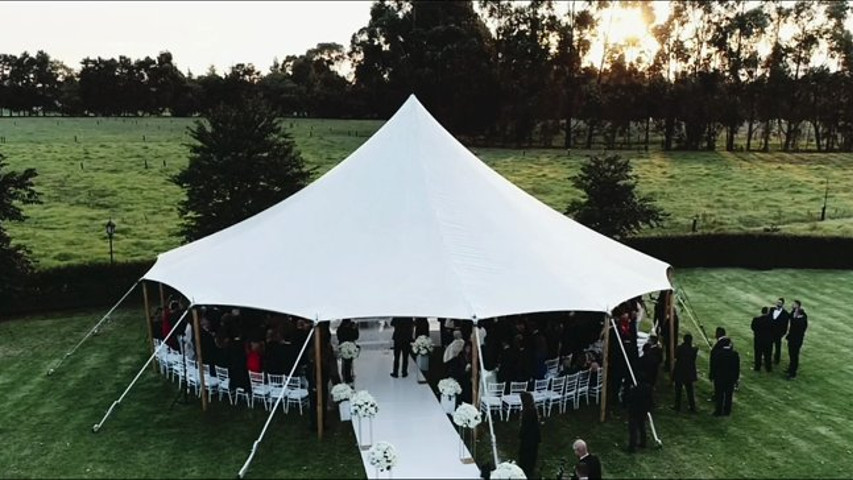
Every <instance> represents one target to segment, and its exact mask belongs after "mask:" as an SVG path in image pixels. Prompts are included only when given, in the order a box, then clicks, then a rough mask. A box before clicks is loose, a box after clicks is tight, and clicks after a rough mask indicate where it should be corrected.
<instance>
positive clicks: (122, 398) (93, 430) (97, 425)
mask: <svg viewBox="0 0 853 480" xmlns="http://www.w3.org/2000/svg"><path fill="white" fill-rule="evenodd" d="M192 307H193V306H192V305H190V306H189V307H188V309H187V311H185V312H184V314H183V315H181V318H179V319H178V321H177V322H175V326H173V327H172V330H171V331H170V332H169V334H168V335H166V338H164V339H163V343H161V344H160V346H159V347H157V348H156V349H155V350H154V353H152V354H151V356H150V357H148V361H146V362H145V365H143V366H142V368H140V369H139V372H137V374H136V376H135V377H133V380H131V382H130V385H128V386H127V388H125V389H124V392H123V393H122V394H121V396H120V397H118V400H116V401H114V402H113V403H112V405H110V408H109V409H107V413H105V414H104V418H102V419H101V421H100V422H98V423H96V424H95V425H94V426H92V433H98V430H100V429H101V426H102V425H103V424H104V422H106V421H107V418H108V417H109V416H110V414H111V413H113V409H114V408H115V407H116V406H117V405H118V404H120V403H121V401H122V400H124V397H125V396H126V395H127V392H129V391H130V389H131V388H133V385H135V384H136V381H137V380H139V377H141V376H142V372H144V371H145V369H146V368H148V364H149V363H151V361H152V360H154V357H156V356H157V354H158V353H160V350H162V349H163V347H164V346H165V345H166V342H167V341H168V340H169V338H171V337H172V334H174V333H175V330H177V329H178V325H180V324H181V320H183V319H184V317H186V316H187V313H189V309H190V308H192Z"/></svg>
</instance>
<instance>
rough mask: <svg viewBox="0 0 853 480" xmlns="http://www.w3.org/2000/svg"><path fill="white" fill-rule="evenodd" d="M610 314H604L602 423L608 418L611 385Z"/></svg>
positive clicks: (601, 373)
mask: <svg viewBox="0 0 853 480" xmlns="http://www.w3.org/2000/svg"><path fill="white" fill-rule="evenodd" d="M610 318H611V317H610V312H609V311H608V312H607V313H605V314H604V354H603V356H602V358H601V368H602V370H604V371H603V372H600V373H599V375H604V378H602V381H601V414H600V421H601V422H603V421H604V420H605V419H606V418H607V390H608V386H609V385H610V383H608V382H609V381H610V379H609V378H608V376H609V375H608V372H609V371H610Z"/></svg>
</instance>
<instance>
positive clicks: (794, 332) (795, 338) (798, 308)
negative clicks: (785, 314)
mask: <svg viewBox="0 0 853 480" xmlns="http://www.w3.org/2000/svg"><path fill="white" fill-rule="evenodd" d="M790 322H791V328H790V330H789V331H788V337H787V340H788V360H789V362H788V380H792V379H793V378H794V377H796V376H797V368H799V366H800V349H801V348H802V347H803V340H804V339H805V337H806V329H807V328H809V317H808V315H806V311H805V310H803V305H802V304H801V303H800V301H799V300H794V308H793V310H791V320H790Z"/></svg>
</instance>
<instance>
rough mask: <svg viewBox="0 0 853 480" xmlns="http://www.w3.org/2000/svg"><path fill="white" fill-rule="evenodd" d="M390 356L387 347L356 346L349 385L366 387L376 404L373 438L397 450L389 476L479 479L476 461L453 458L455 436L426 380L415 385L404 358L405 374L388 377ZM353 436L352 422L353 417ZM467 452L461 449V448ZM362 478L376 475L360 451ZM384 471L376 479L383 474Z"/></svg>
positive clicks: (412, 368)
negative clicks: (468, 462)
mask: <svg viewBox="0 0 853 480" xmlns="http://www.w3.org/2000/svg"><path fill="white" fill-rule="evenodd" d="M393 362H394V355H393V352H392V351H391V350H389V349H382V350H367V349H362V351H361V355H359V357H358V359H356V361H355V374H356V378H355V389H356V390H367V391H368V392H370V394H371V395H373V396H374V397H375V398H376V402H377V403H378V404H379V414H378V415H377V416H376V417H375V418H374V419H373V442H374V443H375V442H379V441H386V442H389V443H391V444H392V445H394V447H395V448H396V449H397V456H398V463H397V466H396V467H394V469H393V470H392V472H391V477H392V478H395V479H398V478H472V479H475V478H480V470H479V469H478V468H477V466H476V464H468V465H465V464H463V463H462V462H460V461H459V434H458V433H457V432H456V429H455V428H456V427H455V426H454V425H453V423H452V422H451V421H450V419H449V417H448V416H447V415H446V414H445V413H444V410H443V409H442V408H441V404H440V403H439V401H438V399H436V397H435V395H433V393H432V390H431V389H430V387H429V385H427V384H418V379H417V376H418V367H417V365H416V363H415V361H414V360H413V359H412V358H410V359H409V376H408V377H406V378H403V377H402V376H400V377H399V378H392V377H391V376H390V373H391V367H392V366H393ZM352 424H353V430H354V431H355V434H356V437H357V436H358V421H357V420H356V419H355V418H353V420H352ZM362 435H363V436H364V439H365V443H366V442H369V441H370V433H369V428H368V425H367V420H365V421H363V423H362ZM465 454H466V456H470V455H468V451H467V449H466V450H465ZM361 459H362V461H363V462H364V470H365V472H366V473H367V478H376V469H375V468H374V467H373V466H371V465H370V464H369V463H368V460H367V451H366V450H365V451H362V452H361ZM388 477H389V475H388V472H381V473H379V478H388Z"/></svg>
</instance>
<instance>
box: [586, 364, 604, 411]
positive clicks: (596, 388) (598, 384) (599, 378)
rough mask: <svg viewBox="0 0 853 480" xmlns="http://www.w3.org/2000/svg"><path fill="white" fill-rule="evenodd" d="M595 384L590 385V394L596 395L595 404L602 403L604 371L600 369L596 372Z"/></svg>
mask: <svg viewBox="0 0 853 480" xmlns="http://www.w3.org/2000/svg"><path fill="white" fill-rule="evenodd" d="M595 377H596V380H595V384H593V385H590V387H589V394H590V395H592V396H594V397H595V404H596V405H598V404H600V403H601V390H602V388H604V372H602V371H601V370H600V369H599V370H598V371H596V372H595Z"/></svg>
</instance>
